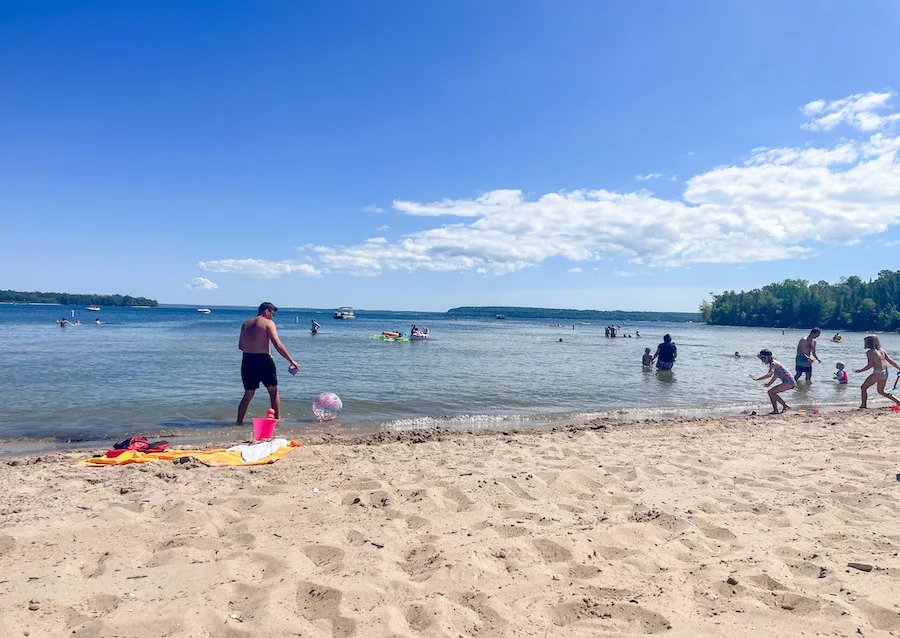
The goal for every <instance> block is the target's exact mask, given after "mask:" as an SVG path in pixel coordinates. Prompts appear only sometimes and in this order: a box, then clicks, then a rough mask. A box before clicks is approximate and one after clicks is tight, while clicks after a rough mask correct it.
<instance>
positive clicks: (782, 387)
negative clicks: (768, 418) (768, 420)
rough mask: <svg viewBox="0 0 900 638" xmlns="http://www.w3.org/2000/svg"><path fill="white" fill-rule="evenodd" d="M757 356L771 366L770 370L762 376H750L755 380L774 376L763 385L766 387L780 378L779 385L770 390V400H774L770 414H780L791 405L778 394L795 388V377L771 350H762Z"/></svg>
mask: <svg viewBox="0 0 900 638" xmlns="http://www.w3.org/2000/svg"><path fill="white" fill-rule="evenodd" d="M756 356H757V357H759V360H760V361H762V362H763V363H764V364H765V365H767V366H769V371H768V372H766V373H765V374H764V375H763V376H761V377H754V376H753V375H752V374H751V375H750V378H751V379H753V380H754V381H762V380H764V379H768V378H769V377H772V380H771V381H769V382H768V383H767V384H765V385H764V386H763V387H764V388H768V387H769V386H770V385H772V384H773V383H775V379H778V380H779V381H780V383H779V384H778V385H776V386H775V387H774V388H771V389H770V390H769V400H770V401H771V402H772V411H771V412H770V413H769V414H780V413H781V412H785V411H787V410H788V409H790V407H791V406H789V405H788V404H787V403H786V402H785V400H784V399H782V398H781V397H780V396H778V395H779V394H780V393H782V392H784V391H786V390H793V389H794V387H795V386H796V385H797V384H796V383H795V382H794V377H793V376H791V373H790V372H788V370H787V368H785V367H784V366H783V365H781V363H779V362H778V361H776V360H775V358H774V357H773V356H772V351H771V350H760V351H759V354H758V355H756ZM779 403H780V404H781V405H782V406H783V407H782V409H781V410H779V409H778V404H779Z"/></svg>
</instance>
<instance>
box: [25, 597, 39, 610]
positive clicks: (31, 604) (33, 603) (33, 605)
mask: <svg viewBox="0 0 900 638" xmlns="http://www.w3.org/2000/svg"><path fill="white" fill-rule="evenodd" d="M40 608H41V603H40V601H38V600H35V599H34V598H32V599H31V600H29V601H28V609H29V611H37V610H38V609H40Z"/></svg>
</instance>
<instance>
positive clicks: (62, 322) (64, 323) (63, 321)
mask: <svg viewBox="0 0 900 638" xmlns="http://www.w3.org/2000/svg"><path fill="white" fill-rule="evenodd" d="M56 323H57V324H59V327H60V328H66V327H68V326H80V325H81V322H80V321H78V320H77V319H76V320H75V321H69V320H68V319H67V318H66V317H63V318H62V319H57V320H56ZM94 323H95V324H96V325H98V326H99V325H100V320H99V319H97V320H96V321H95V322H94Z"/></svg>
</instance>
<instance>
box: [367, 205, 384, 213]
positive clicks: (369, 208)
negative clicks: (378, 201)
mask: <svg viewBox="0 0 900 638" xmlns="http://www.w3.org/2000/svg"><path fill="white" fill-rule="evenodd" d="M363 211H365V212H367V213H376V214H379V215H380V214H381V213H383V212H385V211H384V209H383V208H382V207H381V206H366V207H365V208H363Z"/></svg>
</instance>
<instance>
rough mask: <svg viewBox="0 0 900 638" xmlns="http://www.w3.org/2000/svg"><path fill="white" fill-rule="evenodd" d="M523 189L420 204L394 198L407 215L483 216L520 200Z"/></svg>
mask: <svg viewBox="0 0 900 638" xmlns="http://www.w3.org/2000/svg"><path fill="white" fill-rule="evenodd" d="M521 194H522V193H521V191H517V190H496V191H491V192H489V193H485V194H484V195H481V196H479V197H477V198H476V199H457V200H453V199H443V200H441V201H439V202H432V203H430V204H419V203H417V202H407V201H403V200H398V199H395V200H394V209H395V210H398V211H400V212H401V213H406V214H407V215H418V216H423V217H437V216H439V215H452V216H454V217H482V216H483V215H486V214H490V213H491V212H499V211H502V210H506V209H507V208H508V207H509V206H510V205H511V204H514V203H515V202H516V201H518V199H519V197H520V196H521Z"/></svg>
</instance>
